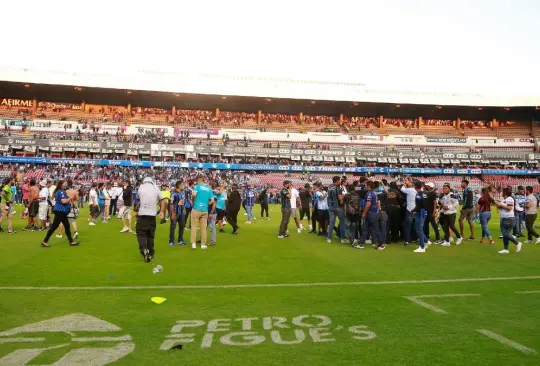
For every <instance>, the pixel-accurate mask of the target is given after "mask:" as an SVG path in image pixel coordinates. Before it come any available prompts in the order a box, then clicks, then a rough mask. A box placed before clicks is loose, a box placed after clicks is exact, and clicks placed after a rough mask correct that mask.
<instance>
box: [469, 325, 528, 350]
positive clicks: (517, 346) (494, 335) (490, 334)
mask: <svg viewBox="0 0 540 366" xmlns="http://www.w3.org/2000/svg"><path fill="white" fill-rule="evenodd" d="M476 331H477V332H479V333H481V334H483V335H485V336H486V337H488V338H491V339H494V340H496V341H497V342H499V343H502V344H504V345H507V346H509V347H512V348H514V349H517V350H518V351H521V352H523V353H526V354H529V355H535V354H536V350H534V349H532V348H529V347H525V346H524V345H522V344H519V343H517V342H514V341H512V340H510V339H508V338H505V337H503V336H502V335H500V334H497V333H493V332H492V331H490V330H487V329H477V330H476Z"/></svg>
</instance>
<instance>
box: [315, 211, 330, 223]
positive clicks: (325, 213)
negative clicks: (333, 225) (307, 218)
mask: <svg viewBox="0 0 540 366" xmlns="http://www.w3.org/2000/svg"><path fill="white" fill-rule="evenodd" d="M317 213H318V214H319V220H320V221H329V220H330V213H329V212H328V210H317Z"/></svg>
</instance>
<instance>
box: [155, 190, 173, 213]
mask: <svg viewBox="0 0 540 366" xmlns="http://www.w3.org/2000/svg"><path fill="white" fill-rule="evenodd" d="M161 195H162V196H163V199H164V200H165V207H167V211H168V215H165V216H166V220H167V221H168V220H169V219H170V218H171V209H170V207H169V206H170V205H169V203H170V202H171V191H170V190H169V185H168V184H163V185H162V186H161ZM158 214H159V213H158Z"/></svg>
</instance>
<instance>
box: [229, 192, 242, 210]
mask: <svg viewBox="0 0 540 366" xmlns="http://www.w3.org/2000/svg"><path fill="white" fill-rule="evenodd" d="M241 205H242V198H241V197H240V192H238V191H231V193H230V194H229V197H228V198H227V211H238V210H240V206H241Z"/></svg>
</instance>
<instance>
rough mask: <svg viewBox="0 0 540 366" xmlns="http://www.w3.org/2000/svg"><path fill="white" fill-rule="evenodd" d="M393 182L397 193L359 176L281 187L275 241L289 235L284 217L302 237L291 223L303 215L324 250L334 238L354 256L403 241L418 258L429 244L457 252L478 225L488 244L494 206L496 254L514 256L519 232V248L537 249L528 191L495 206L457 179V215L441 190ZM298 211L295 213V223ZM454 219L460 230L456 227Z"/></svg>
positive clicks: (507, 193) (450, 196)
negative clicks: (321, 240) (414, 245)
mask: <svg viewBox="0 0 540 366" xmlns="http://www.w3.org/2000/svg"><path fill="white" fill-rule="evenodd" d="M399 183H402V184H400V186H399V185H398V182H397V181H393V182H390V183H388V182H387V181H386V180H382V181H375V180H372V179H368V178H365V177H361V178H360V179H359V180H355V181H354V182H348V181H347V177H340V176H335V177H334V178H333V182H332V184H331V185H329V186H327V187H326V186H324V185H323V184H321V183H315V184H313V186H310V185H309V184H306V185H305V187H304V188H303V189H302V190H301V191H300V192H298V190H297V189H296V188H294V187H293V185H292V182H291V181H290V180H285V181H284V182H283V188H282V189H281V191H280V192H279V202H280V205H281V212H282V220H281V224H280V228H279V234H278V238H280V239H283V238H287V237H288V236H289V234H288V232H287V227H288V224H289V221H290V219H291V217H292V218H293V219H294V220H295V223H296V225H297V228H298V232H301V231H302V230H303V227H302V224H301V223H300V222H299V220H298V218H300V220H302V218H303V217H304V216H307V218H308V220H311V224H310V229H311V231H310V233H312V234H317V235H319V236H322V237H324V238H326V240H327V242H328V244H331V243H332V239H333V238H332V237H333V232H334V231H335V235H336V237H337V238H338V239H339V240H341V243H343V244H349V245H351V247H353V248H357V249H363V248H364V247H365V244H371V243H372V244H373V246H374V247H375V248H377V249H378V250H384V249H386V245H388V244H391V243H395V242H398V241H399V240H403V241H404V244H403V245H404V246H409V245H410V244H411V243H412V242H416V243H417V244H418V248H416V249H415V250H414V252H415V253H425V252H426V249H427V247H429V246H430V245H432V244H437V245H441V246H444V247H448V246H451V245H452V242H453V241H454V240H455V245H461V244H462V242H463V241H464V240H466V238H467V240H476V239H477V238H475V232H474V221H475V219H479V221H480V224H481V227H482V234H481V238H480V240H479V242H480V243H484V242H487V243H489V244H491V245H493V244H494V243H495V241H494V239H493V236H492V234H491V232H490V229H489V221H490V220H491V208H492V206H494V207H496V208H497V209H498V210H499V213H500V231H501V236H500V238H502V239H503V249H502V250H500V251H499V253H500V254H508V253H509V243H510V242H512V243H514V244H515V246H516V251H517V252H520V251H521V249H522V245H523V243H522V242H520V241H519V239H518V238H520V237H522V236H523V233H522V230H524V229H526V230H527V236H528V240H527V242H526V243H533V242H534V243H535V244H539V243H540V235H539V234H538V233H537V232H536V231H535V228H534V222H535V221H536V217H537V207H538V202H539V201H538V197H537V195H535V194H534V193H533V187H532V186H528V187H526V188H524V187H521V186H520V187H517V190H516V191H513V190H512V188H511V187H506V188H504V189H503V191H502V198H501V199H496V198H494V197H495V195H494V193H495V192H494V190H493V189H492V188H490V187H485V188H483V189H482V193H481V194H477V195H475V194H474V192H473V191H472V190H471V189H470V188H469V182H468V181H467V180H465V179H464V180H463V181H462V183H461V188H462V190H463V191H462V200H461V202H462V205H461V210H459V202H460V200H459V196H458V194H457V192H454V191H453V190H452V189H451V187H450V184H448V183H446V184H444V185H443V186H442V187H436V186H435V184H433V183H431V182H426V183H424V182H421V181H419V180H413V179H412V178H410V177H408V178H406V179H404V180H403V181H402V182H399ZM298 204H299V205H300V206H298ZM298 207H301V210H300V215H299V216H297V208H298ZM458 212H459V219H458V222H459V229H457V228H456V218H457V215H458ZM310 215H311V217H310ZM465 222H467V223H468V229H469V234H470V235H469V236H467V235H466V230H465ZM430 228H431V229H432V230H433V241H431V239H432V237H431V236H430ZM440 229H442V234H441V230H440ZM533 240H534V241H533Z"/></svg>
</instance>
